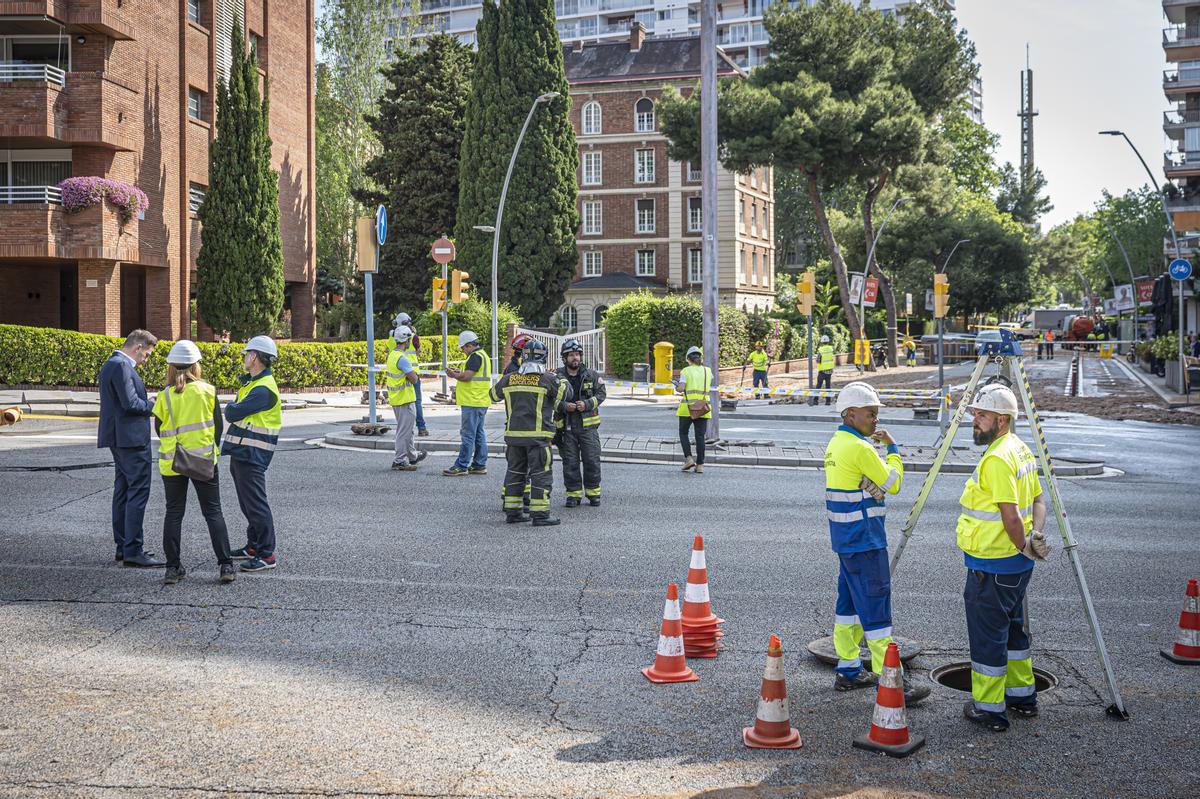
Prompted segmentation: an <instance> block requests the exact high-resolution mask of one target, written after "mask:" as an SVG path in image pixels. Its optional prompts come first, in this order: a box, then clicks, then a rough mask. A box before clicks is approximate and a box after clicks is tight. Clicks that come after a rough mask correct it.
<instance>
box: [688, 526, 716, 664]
mask: <svg viewBox="0 0 1200 799" xmlns="http://www.w3.org/2000/svg"><path fill="white" fill-rule="evenodd" d="M682 623H683V648H684V653H685V654H686V655H687V656H688V657H690V658H715V657H716V656H717V650H718V649H720V648H721V645H720V643H719V639H720V638H721V636H723V635H725V633H724V632H723V631H722V630H721V629H720V627H719V626H718V625H721V624H724V623H725V620H724V619H718V618H717V615H716V614H715V613H713V612H712V604H711V603H710V602H709V599H708V567H707V566H706V564H705V562H704V536H702V535H698V536H696V539H695V541H693V542H692V563H691V566H690V567H689V568H688V578H687V586H686V587H685V588H684V591H683V619H682Z"/></svg>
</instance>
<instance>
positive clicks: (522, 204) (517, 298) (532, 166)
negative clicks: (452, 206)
mask: <svg viewBox="0 0 1200 799" xmlns="http://www.w3.org/2000/svg"><path fill="white" fill-rule="evenodd" d="M555 25H556V19H555V14H554V3H553V0H505V2H504V3H502V4H501V5H500V7H499V8H498V9H497V7H496V5H495V3H494V2H493V0H486V2H485V3H484V7H483V14H482V17H481V18H480V21H479V23H478V25H477V26H476V41H477V45H478V55H477V56H476V68H475V72H474V80H473V82H472V87H471V96H470V99H469V101H468V103H467V110H466V125H465V132H464V137H463V146H462V157H461V159H460V162H459V203H458V218H457V223H456V226H455V232H456V234H457V241H458V264H459V267H460V268H462V269H466V270H467V271H468V272H470V273H471V276H472V280H473V281H474V282H475V285H476V286H478V287H479V289H480V291H481V292H483V293H484V294H487V293H489V292H490V286H491V250H492V238H491V237H490V236H485V235H481V234H480V233H479V232H478V231H475V230H473V227H474V226H475V225H484V224H489V225H490V224H494V222H495V218H496V209H497V206H498V204H499V200H500V192H501V189H502V186H503V184H504V176H505V173H506V171H507V169H508V163H509V160H510V158H511V156H512V152H513V147H514V146H515V144H516V141H517V137H518V135H519V133H520V130H521V126H522V125H523V124H524V123H525V120H526V118H527V117H528V115H529V113H530V107H531V104H533V102H534V100H535V99H536V98H537V97H539V96H541V95H543V94H545V93H549V92H557V93H558V95H559V96H558V97H556V98H554V99H552V100H550V101H548V102H546V103H541V104H539V105H538V106H537V108H536V109H535V110H534V111H533V115H532V117H530V118H529V127H528V130H527V132H526V134H525V138H524V140H523V142H522V144H521V149H520V152H519V153H518V155H517V159H516V163H515V165H514V168H513V173H512V179H511V182H510V184H509V188H508V194H507V196H506V198H505V203H504V218H503V220H502V224H501V228H500V256H499V273H500V287H499V296H500V298H501V299H502V300H504V301H505V302H508V303H510V304H511V305H513V306H514V307H515V308H517V309H518V310H519V311H520V313H521V315H522V316H524V317H525V318H526V319H529V320H531V321H533V322H535V323H543V322H546V321H548V320H549V319H550V318H551V316H552V315H553V314H554V312H555V311H557V310H558V308H559V307H560V306H561V305H562V303H563V298H564V296H565V294H566V290H567V287H568V286H569V285H570V283H571V280H572V279H573V278H574V275H575V266H576V262H577V260H578V252H577V249H576V245H575V231H576V230H577V228H578V227H579V214H578V212H577V211H576V209H575V198H576V193H577V189H576V183H575V171H576V167H577V163H578V160H579V154H578V150H577V148H576V146H575V132H574V129H573V128H572V127H571V122H570V99H569V94H568V85H567V79H566V75H565V73H564V72H563V56H562V45H561V43H560V41H559V38H558V31H557V28H556V27H555Z"/></svg>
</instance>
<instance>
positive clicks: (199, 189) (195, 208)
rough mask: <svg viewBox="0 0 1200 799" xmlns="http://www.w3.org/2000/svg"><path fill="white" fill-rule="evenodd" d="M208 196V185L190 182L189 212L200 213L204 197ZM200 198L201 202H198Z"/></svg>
mask: <svg viewBox="0 0 1200 799" xmlns="http://www.w3.org/2000/svg"><path fill="white" fill-rule="evenodd" d="M207 196H208V186H202V185H200V184H199V183H189V184H188V213H192V214H195V213H199V212H200V206H202V205H204V199H205V198H206V197H207ZM197 198H199V202H197V201H196V200H197Z"/></svg>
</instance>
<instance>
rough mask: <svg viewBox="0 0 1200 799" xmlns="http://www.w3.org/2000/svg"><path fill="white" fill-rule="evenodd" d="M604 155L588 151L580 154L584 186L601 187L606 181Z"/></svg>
mask: <svg viewBox="0 0 1200 799" xmlns="http://www.w3.org/2000/svg"><path fill="white" fill-rule="evenodd" d="M603 156H604V153H603V152H602V151H600V150H588V151H585V152H583V153H580V156H579V157H580V159H581V161H580V171H581V172H582V181H581V182H582V183H583V185H584V186H599V185H600V184H601V183H603V181H604V157H603Z"/></svg>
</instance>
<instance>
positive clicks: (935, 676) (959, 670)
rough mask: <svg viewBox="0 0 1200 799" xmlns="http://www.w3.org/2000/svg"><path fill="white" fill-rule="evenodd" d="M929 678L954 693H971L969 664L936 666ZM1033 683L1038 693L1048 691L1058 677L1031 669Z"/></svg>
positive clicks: (1054, 684) (1037, 669) (1056, 682)
mask: <svg viewBox="0 0 1200 799" xmlns="http://www.w3.org/2000/svg"><path fill="white" fill-rule="evenodd" d="M929 678H930V679H931V680H933V681H934V682H935V683H937V684H938V685H944V686H946V687H947V688H953V689H954V690H955V691H962V692H963V693H968V694H969V693H971V663H970V662H969V661H968V662H965V663H947V664H946V665H945V666H938V667H937V668H936V669H934V670H933V671H931V672H930V673H929ZM1033 683H1034V687H1036V688H1037V691H1038V693H1039V694H1040V693H1044V692H1046V691H1049V690H1050V689H1051V688H1053V687H1054V686H1056V685H1058V677H1056V676H1054V674H1052V673H1051V672H1048V671H1046V670H1045V669H1039V668H1038V667H1037V666H1034V667H1033Z"/></svg>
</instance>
